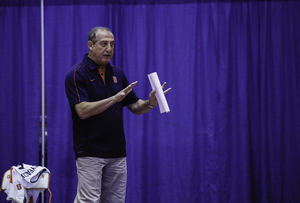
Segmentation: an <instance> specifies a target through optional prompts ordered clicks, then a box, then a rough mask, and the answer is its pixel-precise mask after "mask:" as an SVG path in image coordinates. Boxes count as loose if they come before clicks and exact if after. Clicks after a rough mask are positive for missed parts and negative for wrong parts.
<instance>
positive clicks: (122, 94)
mask: <svg viewBox="0 0 300 203" xmlns="http://www.w3.org/2000/svg"><path fill="white" fill-rule="evenodd" d="M137 83H138V82H137V81H135V82H133V83H131V84H130V85H128V86H127V87H125V88H124V89H123V90H121V91H120V92H118V93H117V94H116V95H115V101H116V102H120V101H122V100H123V99H124V98H125V97H126V96H127V94H129V93H130V92H131V91H132V89H133V87H134V86H135V85H136V84H137Z"/></svg>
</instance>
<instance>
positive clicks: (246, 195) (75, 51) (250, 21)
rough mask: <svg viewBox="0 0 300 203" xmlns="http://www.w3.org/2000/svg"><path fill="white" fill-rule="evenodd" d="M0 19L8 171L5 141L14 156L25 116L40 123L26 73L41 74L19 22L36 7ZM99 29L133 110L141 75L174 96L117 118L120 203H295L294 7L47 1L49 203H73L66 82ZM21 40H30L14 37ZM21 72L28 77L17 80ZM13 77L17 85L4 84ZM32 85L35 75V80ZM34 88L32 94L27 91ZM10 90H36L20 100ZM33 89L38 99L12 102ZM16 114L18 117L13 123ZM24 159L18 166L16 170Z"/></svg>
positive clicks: (298, 167) (299, 108) (299, 70)
mask: <svg viewBox="0 0 300 203" xmlns="http://www.w3.org/2000/svg"><path fill="white" fill-rule="evenodd" d="M0 2H2V1H0ZM0 8H1V9H3V10H1V11H0V12H1V13H3V12H5V13H6V14H8V13H9V14H8V16H9V15H11V17H10V18H11V19H10V20H9V17H7V15H1V25H0V26H1V30H2V27H4V28H5V29H6V30H11V31H10V32H8V31H5V32H2V33H4V36H5V37H1V38H0V40H1V44H4V46H1V48H0V51H1V52H0V53H1V57H2V59H3V60H2V61H3V62H2V64H1V65H0V67H1V70H2V74H1V82H0V84H1V87H3V88H1V89H2V91H4V93H5V94H3V95H4V96H3V97H1V102H3V104H2V103H1V104H2V107H3V106H5V108H4V109H5V110H4V111H3V112H1V115H2V116H1V149H0V152H1V154H2V156H3V158H2V159H1V160H5V157H4V155H3V153H4V152H5V151H7V150H8V149H7V148H5V147H7V146H8V145H6V144H4V143H7V140H8V139H11V140H14V141H15V140H18V143H19V142H20V143H19V145H22V142H24V139H22V141H21V140H20V139H19V137H20V136H25V133H24V130H25V129H27V128H30V129H31V130H32V129H33V128H32V127H30V124H27V123H24V122H25V121H26V122H28V121H30V123H31V122H32V119H29V117H30V116H31V117H35V118H36V120H37V121H34V122H32V123H33V125H35V123H37V122H38V115H39V95H40V94H39V87H38V86H39V74H40V72H39V69H38V68H37V71H32V70H33V66H34V65H33V64H32V63H33V62H36V63H37V66H36V67H39V39H40V37H39V26H38V24H36V25H35V26H33V25H32V23H31V22H32V21H30V22H26V16H27V19H28V18H29V17H28V16H30V15H33V13H35V15H34V16H35V18H34V20H33V21H36V22H38V21H39V19H37V18H38V15H39V10H38V8H36V7H35V6H34V5H30V6H29V7H28V5H27V7H24V6H23V7H21V8H15V7H14V8H11V7H0ZM9 9H17V11H18V9H19V10H22V11H23V10H27V11H28V10H30V9H36V11H35V10H34V12H33V11H32V12H28V13H22V12H21V14H18V15H21V16H22V18H19V21H18V22H17V23H16V22H15V15H17V14H16V13H13V12H10V10H9ZM8 11H9V12H8ZM30 11H31V10H30ZM23 12H24V11H23ZM3 16H5V20H4V17H3ZM23 16H25V17H23ZM12 17H14V21H13V19H12ZM2 22H3V23H2ZM17 25H19V26H17ZM100 25H101V26H107V27H110V28H111V29H112V31H113V32H114V34H115V40H116V47H115V55H114V57H113V60H112V64H114V65H117V66H119V67H121V68H122V69H123V70H124V72H125V74H126V75H127V78H128V80H129V82H132V81H135V80H137V81H138V84H137V85H136V86H135V87H134V90H135V92H136V93H137V95H138V96H140V98H142V99H146V98H147V97H148V94H149V93H150V91H151V87H150V83H149V81H148V78H147V74H149V73H152V72H154V71H156V72H157V73H158V75H159V78H160V80H161V82H163V81H166V82H167V87H172V90H171V92H169V93H168V94H167V100H168V103H169V106H170V110H171V111H170V112H169V113H167V114H160V113H159V109H158V108H155V109H154V110H152V111H151V112H149V113H147V114H144V115H141V116H136V115H133V114H132V113H130V112H129V111H128V110H127V109H126V108H124V125H125V133H126V139H127V154H128V184H127V196H126V202H130V203H135V202H136V203H140V202H143V203H147V202H148V203H152V202H158V203H159V202H161V203H166V202H178V203H179V202H195V203H198V202H213V203H220V202H232V203H240V202H243V203H247V202H249V203H250V202H261V203H269V202H272V203H273V202H274V203H277V202H278V203H279V202H282V203H283V202H284V203H286V202H297V201H298V200H299V199H300V195H299V192H298V190H299V188H300V149H299V147H298V145H299V144H300V137H299V135H300V101H299V100H300V81H299V78H300V58H299V55H300V38H299V37H298V36H300V26H299V25H300V2H299V1H243V2H240V1H196V0H194V1H193V0H188V1H182V0H175V1H171V0H167V1H158V0H156V1H150V0H143V1H133V0H131V1H130V0H126V1H125V0H124V1H117V0H116V1H101V3H98V2H97V1H92V0H85V1H82V0H77V1H70V0H60V1H54V0H49V1H46V2H45V51H46V56H45V60H46V61H45V66H46V67H45V68H46V97H47V115H48V117H47V121H48V163H47V164H48V168H49V169H50V171H51V173H52V176H51V185H50V187H51V189H52V192H53V202H73V199H74V197H75V194H76V186H77V177H76V166H75V159H74V153H73V150H72V126H71V113H70V109H69V105H68V102H67V98H66V96H65V91H64V79H65V75H66V73H67V72H68V70H69V69H70V68H71V66H72V65H73V64H75V63H76V62H78V61H80V60H81V59H82V57H83V55H84V54H85V53H86V52H88V49H87V34H88V32H89V31H90V30H91V29H92V28H93V27H95V26H100ZM20 27H21V28H22V29H17V28H20ZM24 27H28V29H27V30H26V31H24ZM29 28H30V31H29ZM35 28H36V29H35ZM13 29H15V30H16V31H12V30H13ZM24 33H28V34H27V35H28V36H27V37H29V39H32V40H31V41H30V40H24V39H25V38H23V37H22V38H20V37H19V36H20V35H22V36H23V35H26V34H24ZM34 36H36V37H34ZM7 39H10V40H7ZM26 39H27V38H26ZM20 40H21V42H20ZM12 43H15V46H13V47H12V46H11V45H12ZM22 43H23V44H22ZM20 44H22V46H20ZM33 46H34V47H37V48H34V47H33ZM16 51H17V53H18V54H16ZM19 52H20V53H19ZM23 52H24V53H23ZM22 54H23V55H24V56H23V55H22ZM25 54H26V55H25ZM15 56H17V60H20V61H17V60H16V59H15ZM20 56H21V58H20ZM27 60H28V62H27ZM29 60H30V62H29ZM29 63H30V66H28V64H29ZM5 64H6V65H5ZM13 64H15V65H13ZM19 64H23V65H24V66H28V69H24V67H23V66H22V69H19V72H16V71H13V70H14V69H13V67H16V66H17V65H19ZM7 67H9V68H7ZM33 72H34V73H33ZM3 73H4V74H3ZM15 74H19V75H20V78H19V80H13V81H12V80H10V79H9V77H10V78H12V77H15ZM26 74H27V75H26ZM32 74H37V76H36V77H35V79H32ZM14 79H15V78H14ZM22 80H27V81H23V82H21V81H22ZM35 80H36V81H37V85H33V84H32V83H33V81H35ZM9 81H10V82H9ZM18 82H19V83H20V84H21V85H24V83H28V84H32V87H31V86H29V87H26V88H25V87H23V86H22V88H20V89H19V86H20V84H19V83H18ZM8 84H9V85H8ZM9 88H11V89H9ZM36 88H37V89H36ZM33 89H36V94H34V97H36V98H33V97H32V96H30V100H28V101H27V102H20V101H23V100H22V99H23V98H24V97H25V98H26V97H29V96H28V95H30V94H33V93H32V91H33ZM6 91H7V92H6ZM26 91H27V92H26ZM20 94H21V95H23V96H22V97H21V96H20ZM16 97H17V98H16ZM18 97H20V98H18ZM2 98H3V99H2ZM8 98H10V100H8ZM14 100H15V101H14ZM32 100H34V101H36V102H37V103H35V104H33V103H32ZM12 101H13V102H15V103H13V102H12ZM16 101H17V102H16ZM29 101H30V102H29ZM8 104H9V106H10V107H9V108H6V106H7V105H8ZM14 108H16V109H18V110H16V109H14ZM31 108H37V110H36V111H37V112H34V111H33V110H32V109H31ZM14 111H16V112H18V113H19V114H22V115H21V117H20V116H17V118H16V116H15V114H16V113H15V114H14V116H12V112H14ZM26 112H28V114H29V115H27V114H26ZM2 113H3V114H2ZM11 117H13V118H11ZM12 119H14V120H12ZM16 119H19V120H16ZM15 121H16V123H17V127H15V125H16V123H13V122H15ZM8 123H9V125H11V127H9V125H8ZM19 125H20V126H19ZM12 126H14V127H12ZM7 129H9V130H7ZM37 130H38V128H37ZM11 131H13V132H11ZM7 133H9V136H10V137H9V138H7ZM26 134H28V132H27V133H26ZM31 136H32V135H31ZM16 138H18V139H16ZM26 141H27V140H26ZM28 142H30V141H28ZM28 145H29V144H27V145H25V146H24V145H22V147H25V148H26V146H27V148H26V149H28ZM37 145H38V143H37ZM3 147H4V148H3ZM37 150H38V149H36V150H35V151H30V153H37ZM18 153H22V152H19V151H18ZM32 155H34V156H37V155H36V154H32ZM20 157H21V158H20V159H16V160H17V161H18V160H24V159H23V157H22V156H20ZM24 157H25V155H24ZM26 157H27V156H26ZM28 160H29V161H30V160H32V159H31V158H30V159H29V158H28ZM0 165H1V167H2V162H1V164H0ZM7 167H10V165H9V164H7V166H5V168H7ZM1 169H2V168H1ZM3 172H4V171H3ZM0 196H3V195H0Z"/></svg>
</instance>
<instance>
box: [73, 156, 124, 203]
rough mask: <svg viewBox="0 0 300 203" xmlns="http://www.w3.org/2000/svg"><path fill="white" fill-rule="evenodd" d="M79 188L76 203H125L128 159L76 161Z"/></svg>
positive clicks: (86, 158) (93, 158)
mask: <svg viewBox="0 0 300 203" xmlns="http://www.w3.org/2000/svg"><path fill="white" fill-rule="evenodd" d="M76 166H77V176H78V186H77V195H76V197H75V200H74V203H124V202H125V194H126V182H127V162H126V157H122V158H112V159H104V158H97V157H80V158H77V160H76Z"/></svg>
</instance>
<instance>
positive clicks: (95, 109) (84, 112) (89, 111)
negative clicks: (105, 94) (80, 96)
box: [75, 96, 117, 120]
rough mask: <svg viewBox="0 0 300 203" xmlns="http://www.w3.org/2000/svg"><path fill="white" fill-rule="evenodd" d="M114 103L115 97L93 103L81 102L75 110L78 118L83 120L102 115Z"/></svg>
mask: <svg viewBox="0 0 300 203" xmlns="http://www.w3.org/2000/svg"><path fill="white" fill-rule="evenodd" d="M116 102H117V101H116V99H115V96H112V97H109V98H107V99H103V100H100V101H95V102H81V103H79V104H76V105H75V110H76V112H77V114H78V116H79V118H81V119H82V120H84V119H87V118H88V117H91V116H94V115H97V114H99V113H102V112H103V111H105V110H106V109H108V108H109V107H111V106H112V105H113V104H115V103H116Z"/></svg>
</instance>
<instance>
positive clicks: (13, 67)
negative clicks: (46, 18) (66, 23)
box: [0, 1, 41, 202]
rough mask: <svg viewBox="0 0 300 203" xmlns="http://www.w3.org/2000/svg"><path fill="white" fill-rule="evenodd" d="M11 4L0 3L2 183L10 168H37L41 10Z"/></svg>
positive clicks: (0, 147)
mask: <svg viewBox="0 0 300 203" xmlns="http://www.w3.org/2000/svg"><path fill="white" fill-rule="evenodd" d="M13 3H14V2H6V1H0V57H1V63H0V71H1V74H0V89H1V99H0V106H1V110H0V160H1V161H0V174H1V176H0V177H1V181H2V175H3V174H4V172H5V171H6V170H8V169H9V168H10V167H11V166H13V165H18V164H21V163H27V164H31V165H39V133H40V131H39V130H40V124H39V119H40V118H39V117H40V29H41V28H40V18H39V16H40V8H39V7H38V6H35V5H31V6H25V5H23V4H13ZM5 199H6V194H5V193H4V192H3V194H2V193H1V194H0V202H5Z"/></svg>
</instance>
